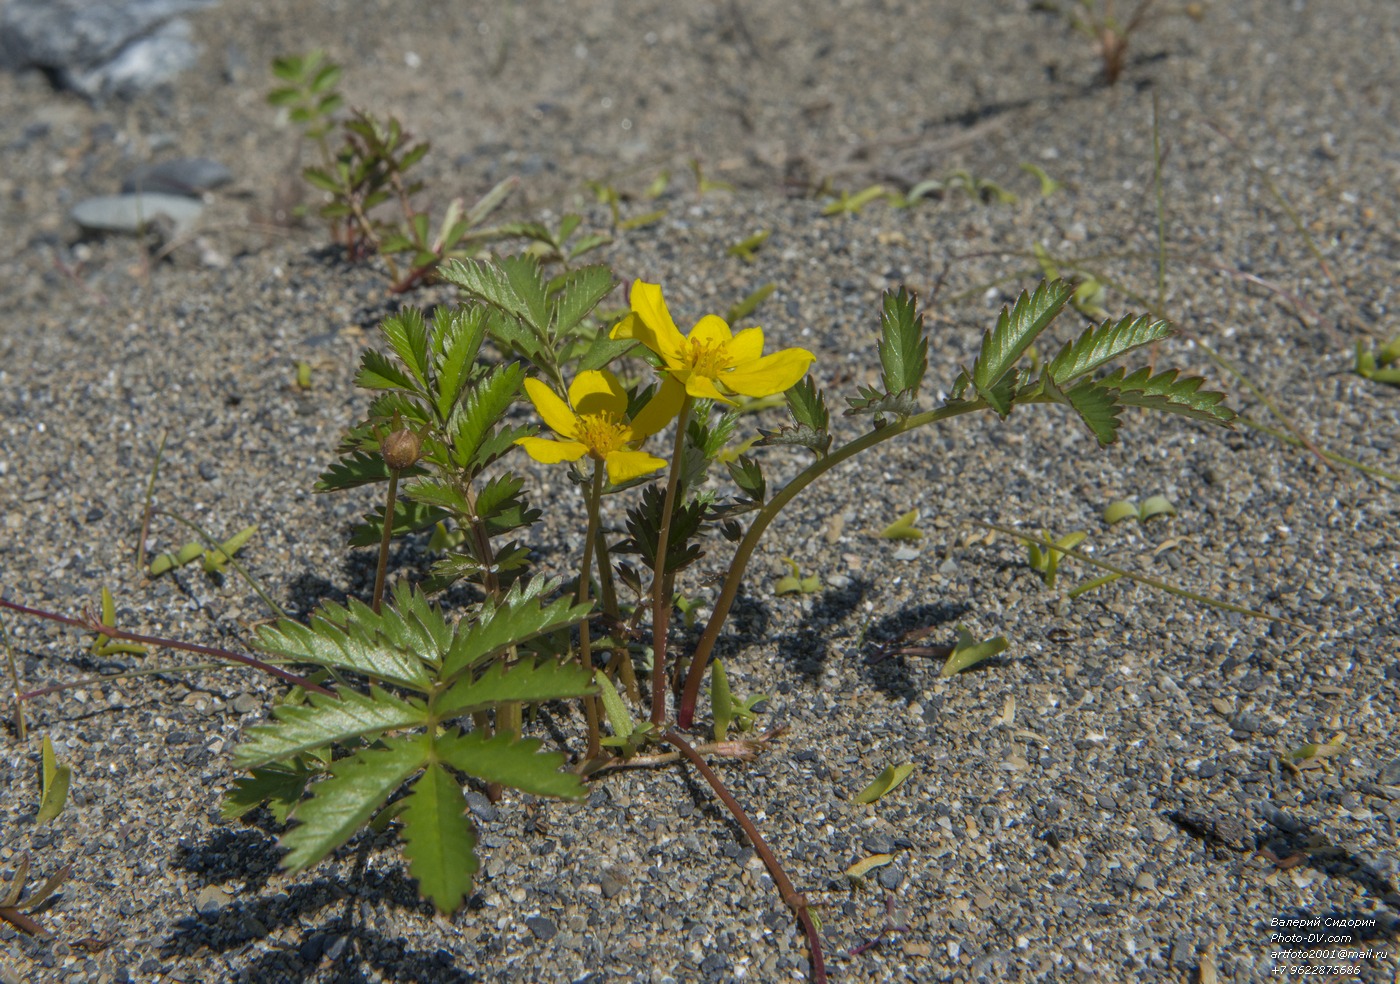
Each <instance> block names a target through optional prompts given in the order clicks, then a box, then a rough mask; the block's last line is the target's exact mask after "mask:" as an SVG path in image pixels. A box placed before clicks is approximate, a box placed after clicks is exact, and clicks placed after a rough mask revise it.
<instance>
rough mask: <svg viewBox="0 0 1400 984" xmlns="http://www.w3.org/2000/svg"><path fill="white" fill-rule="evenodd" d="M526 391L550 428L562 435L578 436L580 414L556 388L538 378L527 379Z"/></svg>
mask: <svg viewBox="0 0 1400 984" xmlns="http://www.w3.org/2000/svg"><path fill="white" fill-rule="evenodd" d="M525 393H526V394H527V395H528V396H529V397H530V402H531V403H533V404H534V405H535V409H536V410H537V411H538V412H539V415H540V416H541V417H543V418H544V422H545V424H546V426H548V427H549V429H550V430H552V431H554V433H556V434H558V435H559V436H560V437H578V414H576V413H574V412H573V411H572V410H570V409H569V407H568V404H566V403H565V402H564V401H563V400H561V399H560V398H559V395H558V394H557V393H555V392H554V390H552V389H550V388H549V387H548V386H547V385H546V384H544V383H542V382H540V380H538V379H527V380H525Z"/></svg>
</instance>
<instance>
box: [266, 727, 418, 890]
mask: <svg viewBox="0 0 1400 984" xmlns="http://www.w3.org/2000/svg"><path fill="white" fill-rule="evenodd" d="M427 763H428V739H427V737H426V736H425V735H415V736H413V737H400V738H390V739H387V740H386V741H385V742H384V744H383V745H382V746H381V747H377V748H368V749H365V750H364V751H362V752H360V753H358V754H357V755H355V756H353V757H351V758H343V759H340V760H338V761H337V762H335V764H333V765H332V766H331V776H330V778H329V779H323V780H321V781H320V782H318V783H316V784H315V785H314V786H313V787H312V793H311V798H310V799H309V800H304V801H303V802H301V803H298V804H297V807H296V809H295V810H294V811H292V819H294V820H296V821H297V825H296V826H295V827H293V828H292V829H291V830H289V831H287V833H285V834H283V835H282V838H281V845H282V846H283V847H285V848H287V849H288V853H287V856H286V857H285V858H283V859H282V866H283V867H284V868H286V869H287V870H288V871H303V870H305V869H306V868H309V867H310V866H311V865H313V864H315V863H316V862H317V861H320V860H321V859H322V858H324V857H325V856H326V855H327V854H329V853H331V851H334V850H335V849H336V848H337V847H339V846H340V845H342V844H344V843H345V842H346V841H348V840H349V839H350V838H351V837H353V836H354V835H355V832H356V831H358V830H359V829H360V828H361V827H363V826H364V825H365V824H366V823H368V822H369V818H370V817H372V816H373V815H374V814H375V813H376V812H377V811H378V810H379V808H380V807H382V806H383V805H384V803H385V801H386V800H388V798H389V797H390V796H391V795H393V793H394V791H395V790H397V789H398V788H399V787H400V786H402V785H403V784H404V782H406V781H407V780H408V777H409V776H411V775H413V773H415V772H417V771H418V770H419V769H421V768H423V766H424V765H426V764H427Z"/></svg>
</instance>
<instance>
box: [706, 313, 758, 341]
mask: <svg viewBox="0 0 1400 984" xmlns="http://www.w3.org/2000/svg"><path fill="white" fill-rule="evenodd" d="M733 338H734V333H733V332H732V331H730V330H729V325H727V324H725V321H724V319H723V318H721V317H719V316H718V315H714V314H707V315H705V316H704V317H703V318H701V319H700V320H699V321H698V322H696V324H695V327H694V328H692V329H690V338H689V342H690V345H691V346H692V347H693V346H694V345H696V344H697V343H698V344H700V345H724V346H726V347H727V346H728V345H729V343H730V341H731V340H732V339H733ZM761 349H762V346H761V345H760V350H761Z"/></svg>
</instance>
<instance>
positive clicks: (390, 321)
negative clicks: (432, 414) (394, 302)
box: [379, 308, 430, 392]
mask: <svg viewBox="0 0 1400 984" xmlns="http://www.w3.org/2000/svg"><path fill="white" fill-rule="evenodd" d="M379 330H380V331H382V332H383V333H384V337H385V338H387V339H388V340H389V344H390V345H392V346H393V348H394V353H395V354H396V355H397V356H398V357H399V361H400V362H402V363H403V365H404V367H405V368H406V369H407V370H408V371H409V373H411V374H412V376H413V378H414V380H415V381H416V382H417V383H418V389H419V390H420V391H422V392H427V391H428V372H429V366H430V363H429V358H428V326H427V324H426V323H425V322H424V321H423V312H422V311H419V310H418V309H417V308H404V309H403V310H402V311H400V312H399V313H398V314H395V315H390V316H389V317H387V318H385V319H384V321H383V322H382V323H381V324H380V326H379Z"/></svg>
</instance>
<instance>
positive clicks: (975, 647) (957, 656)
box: [938, 625, 1008, 677]
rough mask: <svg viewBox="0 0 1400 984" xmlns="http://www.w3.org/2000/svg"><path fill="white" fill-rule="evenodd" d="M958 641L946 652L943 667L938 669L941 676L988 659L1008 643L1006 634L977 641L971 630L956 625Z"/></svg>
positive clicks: (954, 673) (952, 673)
mask: <svg viewBox="0 0 1400 984" xmlns="http://www.w3.org/2000/svg"><path fill="white" fill-rule="evenodd" d="M956 629H957V633H958V641H957V642H956V643H955V644H954V645H953V651H952V652H951V653H949V654H948V659H947V661H946V662H945V663H944V664H943V669H941V670H939V671H938V675H939V676H942V677H950V676H955V675H957V674H959V673H961V672H962V671H963V670H966V669H968V668H970V667H973V666H976V665H977V664H978V663H980V662H982V661H983V660H984V659H990V658H991V657H993V656H995V655H996V654H997V653H999V652H1002V651H1004V650H1005V649H1006V647H1007V645H1008V643H1007V641H1006V636H992V638H990V639H983V640H982V641H981V642H978V641H977V640H976V639H975V638H973V635H972V633H971V632H969V631H967V629H965V628H963V627H962V626H961V625H959V626H957V627H956Z"/></svg>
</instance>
